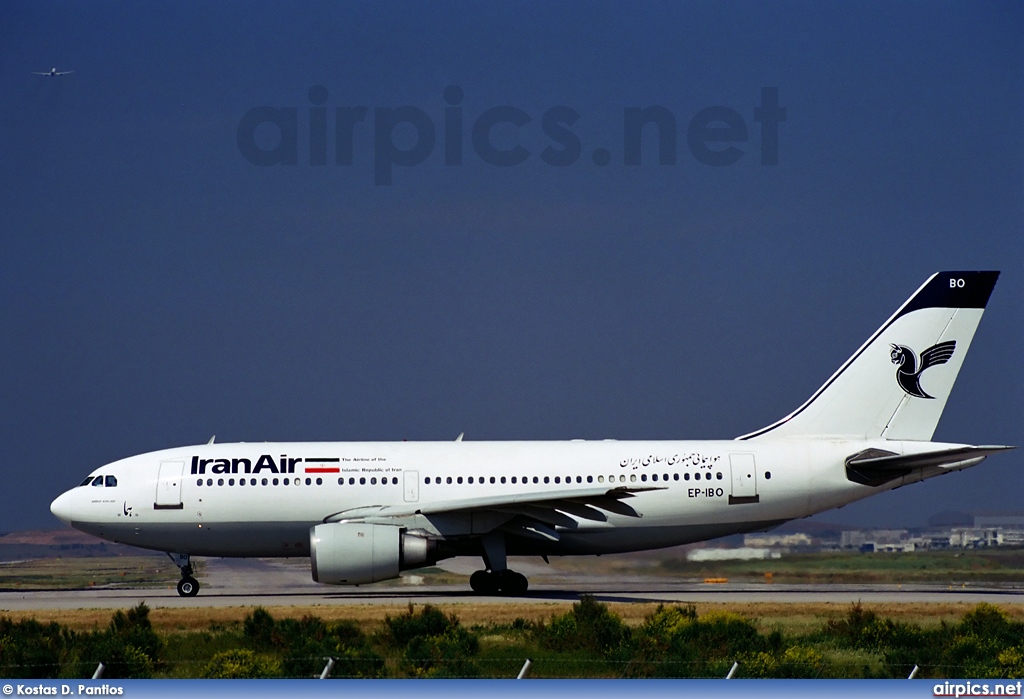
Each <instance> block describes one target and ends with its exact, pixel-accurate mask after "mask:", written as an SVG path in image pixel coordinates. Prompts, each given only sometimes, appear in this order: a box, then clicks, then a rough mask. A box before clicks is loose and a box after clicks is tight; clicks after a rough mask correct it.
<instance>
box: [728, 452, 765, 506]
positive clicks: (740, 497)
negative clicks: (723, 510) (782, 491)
mask: <svg viewBox="0 0 1024 699" xmlns="http://www.w3.org/2000/svg"><path fill="white" fill-rule="evenodd" d="M729 469H730V471H731V472H732V492H731V493H730V494H729V504H730V505H745V504H748V503H753V502H759V501H760V497H759V496H758V494H757V465H756V464H755V463H754V455H753V454H729Z"/></svg>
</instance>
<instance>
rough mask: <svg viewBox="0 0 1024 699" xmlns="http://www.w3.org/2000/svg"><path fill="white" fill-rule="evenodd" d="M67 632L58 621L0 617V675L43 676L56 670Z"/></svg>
mask: <svg viewBox="0 0 1024 699" xmlns="http://www.w3.org/2000/svg"><path fill="white" fill-rule="evenodd" d="M67 638H68V636H67V634H65V633H64V632H63V629H62V628H61V626H60V624H57V623H50V624H45V625H44V624H40V623H39V622H38V621H36V620H35V619H25V620H23V621H12V620H11V619H10V618H8V617H4V618H2V619H0V677H9V678H24V679H46V678H53V677H57V676H59V674H60V666H61V658H62V655H63V653H64V650H65V647H66V645H67V644H66V640H67Z"/></svg>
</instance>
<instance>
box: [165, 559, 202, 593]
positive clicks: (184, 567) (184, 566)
mask: <svg viewBox="0 0 1024 699" xmlns="http://www.w3.org/2000/svg"><path fill="white" fill-rule="evenodd" d="M167 555H168V556H170V558H171V560H172V561H174V565H176V566H178V570H180V571H181V580H179V581H178V594H179V595H181V596H182V597H195V596H196V595H198V594H199V582H198V581H197V580H196V579H195V578H193V577H192V574H193V571H192V558H191V556H189V555H188V554H187V553H168V554H167Z"/></svg>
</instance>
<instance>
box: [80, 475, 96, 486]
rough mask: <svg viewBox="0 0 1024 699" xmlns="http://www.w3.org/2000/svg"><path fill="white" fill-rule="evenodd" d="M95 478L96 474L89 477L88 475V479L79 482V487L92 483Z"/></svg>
mask: <svg viewBox="0 0 1024 699" xmlns="http://www.w3.org/2000/svg"><path fill="white" fill-rule="evenodd" d="M93 478H94V476H89V477H88V478H86V479H85V480H84V481H82V482H81V483H79V484H78V487H82V486H83V485H89V484H90V483H92V479H93Z"/></svg>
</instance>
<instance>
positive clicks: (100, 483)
mask: <svg viewBox="0 0 1024 699" xmlns="http://www.w3.org/2000/svg"><path fill="white" fill-rule="evenodd" d="M92 484H93V487H96V486H99V487H101V488H102V487H103V476H96V477H95V478H93V479H92Z"/></svg>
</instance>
